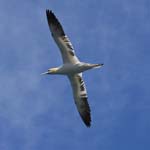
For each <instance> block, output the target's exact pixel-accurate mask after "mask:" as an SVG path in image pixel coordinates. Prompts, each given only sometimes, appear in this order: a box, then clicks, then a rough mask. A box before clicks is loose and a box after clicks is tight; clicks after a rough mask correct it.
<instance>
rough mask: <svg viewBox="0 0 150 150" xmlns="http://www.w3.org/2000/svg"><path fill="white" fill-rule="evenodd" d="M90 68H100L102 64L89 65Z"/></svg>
mask: <svg viewBox="0 0 150 150" xmlns="http://www.w3.org/2000/svg"><path fill="white" fill-rule="evenodd" d="M90 65H91V67H92V68H100V67H102V66H103V65H104V64H90Z"/></svg>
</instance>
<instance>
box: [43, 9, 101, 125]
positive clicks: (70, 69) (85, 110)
mask: <svg viewBox="0 0 150 150" xmlns="http://www.w3.org/2000/svg"><path fill="white" fill-rule="evenodd" d="M46 15H47V20H48V24H49V28H50V31H51V33H52V37H53V39H54V40H55V42H56V44H57V45H58V47H59V49H60V52H61V55H62V59H63V65H62V66H59V67H57V68H51V69H48V71H47V72H45V73H43V74H60V75H67V76H68V78H69V80H70V83H71V86H72V90H73V95H74V100H75V104H76V106H77V109H78V111H79V114H80V116H81V118H82V120H83V121H84V123H85V124H86V126H88V127H89V126H90V125H91V115H90V107H89V104H88V102H87V99H88V96H87V91H86V87H85V84H84V81H83V79H82V72H84V71H86V70H89V69H92V68H97V67H101V66H103V64H90V63H84V62H80V61H79V59H78V58H77V56H76V55H75V52H74V48H73V46H72V44H71V42H70V40H69V38H68V37H67V36H66V34H65V32H64V30H63V28H62V26H61V24H60V23H59V21H58V19H57V18H56V17H55V15H54V14H53V12H52V11H49V10H46Z"/></svg>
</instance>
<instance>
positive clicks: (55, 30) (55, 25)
mask: <svg viewBox="0 0 150 150" xmlns="http://www.w3.org/2000/svg"><path fill="white" fill-rule="evenodd" d="M46 16H47V21H48V25H49V27H50V30H51V32H52V35H57V36H65V32H64V30H63V28H62V26H61V24H60V22H59V21H58V19H57V18H56V16H55V15H54V13H53V12H52V11H51V10H48V9H47V10H46Z"/></svg>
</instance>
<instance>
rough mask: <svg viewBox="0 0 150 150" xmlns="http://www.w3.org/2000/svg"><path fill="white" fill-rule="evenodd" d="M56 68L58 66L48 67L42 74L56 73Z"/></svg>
mask: <svg viewBox="0 0 150 150" xmlns="http://www.w3.org/2000/svg"><path fill="white" fill-rule="evenodd" d="M57 70H58V68H50V69H48V71H46V72H44V73H42V75H44V74H56V72H57Z"/></svg>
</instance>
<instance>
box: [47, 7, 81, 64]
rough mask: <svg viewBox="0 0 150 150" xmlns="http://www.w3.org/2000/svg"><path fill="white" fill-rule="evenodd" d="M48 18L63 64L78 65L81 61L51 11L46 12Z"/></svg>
mask: <svg viewBox="0 0 150 150" xmlns="http://www.w3.org/2000/svg"><path fill="white" fill-rule="evenodd" d="M46 16H47V21H48V25H49V28H50V31H51V33H52V37H53V39H54V40H55V42H56V44H57V45H58V47H59V49H60V52H61V55H62V59H63V63H72V64H76V63H78V62H79V60H78V58H77V57H76V55H75V52H74V48H73V46H72V44H71V42H70V40H69V38H68V37H67V35H66V34H65V32H64V30H63V28H62V26H61V24H60V22H59V21H58V19H57V18H56V16H55V15H54V13H53V12H52V11H51V10H46Z"/></svg>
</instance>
